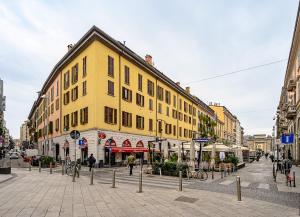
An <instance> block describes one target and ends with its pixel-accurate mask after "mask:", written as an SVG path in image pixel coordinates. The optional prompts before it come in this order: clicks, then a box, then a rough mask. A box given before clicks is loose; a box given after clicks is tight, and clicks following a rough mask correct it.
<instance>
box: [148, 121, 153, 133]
mask: <svg viewBox="0 0 300 217" xmlns="http://www.w3.org/2000/svg"><path fill="white" fill-rule="evenodd" d="M149 131H153V120H152V119H149Z"/></svg>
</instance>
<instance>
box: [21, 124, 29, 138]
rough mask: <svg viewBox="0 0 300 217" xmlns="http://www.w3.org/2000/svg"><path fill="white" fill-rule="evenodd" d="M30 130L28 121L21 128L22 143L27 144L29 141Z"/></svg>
mask: <svg viewBox="0 0 300 217" xmlns="http://www.w3.org/2000/svg"><path fill="white" fill-rule="evenodd" d="M29 139H30V136H29V128H28V121H24V123H23V124H22V125H21V127H20V142H21V143H22V142H27V141H29Z"/></svg>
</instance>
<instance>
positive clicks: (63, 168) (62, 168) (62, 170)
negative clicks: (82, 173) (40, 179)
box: [61, 162, 65, 175]
mask: <svg viewBox="0 0 300 217" xmlns="http://www.w3.org/2000/svg"><path fill="white" fill-rule="evenodd" d="M61 175H65V163H64V162H62V163H61Z"/></svg>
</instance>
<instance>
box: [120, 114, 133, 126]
mask: <svg viewBox="0 0 300 217" xmlns="http://www.w3.org/2000/svg"><path fill="white" fill-rule="evenodd" d="M122 126H124V127H131V126H132V114H131V113H128V112H124V111H123V112H122Z"/></svg>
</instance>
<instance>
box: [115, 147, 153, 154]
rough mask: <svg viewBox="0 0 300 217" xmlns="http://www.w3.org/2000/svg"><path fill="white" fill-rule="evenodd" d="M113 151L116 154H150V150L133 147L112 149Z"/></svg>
mask: <svg viewBox="0 0 300 217" xmlns="http://www.w3.org/2000/svg"><path fill="white" fill-rule="evenodd" d="M111 151H112V152H114V153H118V152H127V153H128V152H129V153H130V152H133V153H139V152H148V151H149V150H148V148H132V147H122V148H121V147H112V148H111Z"/></svg>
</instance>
